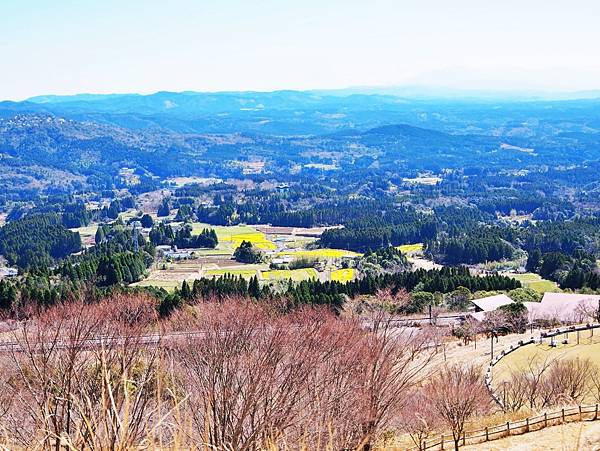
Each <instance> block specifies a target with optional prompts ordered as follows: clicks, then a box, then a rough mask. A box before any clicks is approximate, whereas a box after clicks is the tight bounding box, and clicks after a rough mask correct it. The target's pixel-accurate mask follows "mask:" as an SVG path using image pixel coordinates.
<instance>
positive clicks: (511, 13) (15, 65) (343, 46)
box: [0, 0, 600, 100]
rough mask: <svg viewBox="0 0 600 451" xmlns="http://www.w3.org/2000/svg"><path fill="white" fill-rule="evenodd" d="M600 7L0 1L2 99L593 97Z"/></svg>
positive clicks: (323, 0)
mask: <svg viewBox="0 0 600 451" xmlns="http://www.w3.org/2000/svg"><path fill="white" fill-rule="evenodd" d="M599 18H600V1H597V0H543V1H542V0H477V1H475V0H414V1H407V0H364V1H355V0H301V1H296V0H278V1H276V0H143V1H142V0H97V1H90V0H0V61H1V62H2V63H1V65H0V99H11V100H22V99H25V98H27V97H30V96H34V95H42V94H75V93H128V92H138V93H144V94H145V93H152V92H156V91H185V90H191V91H223V90H231V91H233V90H258V91H271V90H278V89H333V88H346V87H352V86H432V87H442V88H454V89H494V90H505V89H516V90H547V91H580V90H592V89H600V56H599V55H600V51H599V50H598V43H600V26H599V25H598V19H599Z"/></svg>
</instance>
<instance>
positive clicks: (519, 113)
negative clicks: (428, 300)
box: [0, 88, 600, 135]
mask: <svg viewBox="0 0 600 451" xmlns="http://www.w3.org/2000/svg"><path fill="white" fill-rule="evenodd" d="M407 89H408V88H405V89H404V90H398V89H389V90H386V89H380V90H375V89H373V90H371V88H369V89H367V88H365V89H361V88H357V89H351V90H342V91H275V92H220V93H198V92H180V93H175V92H158V93H155V94H151V95H139V94H110V95H95V94H80V95H75V96H52V95H50V96H39V97H33V98H31V99H29V100H27V101H24V102H0V117H11V116H14V115H15V114H19V113H38V114H39V113H45V114H52V115H55V116H58V117H63V118H67V119H74V120H77V121H94V122H98V123H105V124H112V125H116V126H119V127H124V128H128V129H133V130H144V129H156V130H170V131H173V132H177V133H238V132H248V133H260V134H272V135H273V134H274V135H323V134H329V133H333V132H336V131H341V130H353V129H358V130H363V131H364V130H368V129H371V128H376V127H379V126H382V125H391V124H399V123H403V124H409V125H413V126H417V127H423V128H429V129H434V130H439V131H444V132H447V133H451V134H456V133H461V134H464V133H477V134H490V135H497V134H503V133H505V131H506V127H507V126H508V127H510V128H511V129H515V128H519V129H522V128H523V127H526V128H531V127H536V125H535V124H537V123H540V122H543V121H550V122H552V123H553V124H556V123H557V121H564V122H568V123H570V124H572V126H575V127H577V126H578V124H579V125H582V127H583V128H582V129H581V130H584V131H586V132H587V131H590V130H596V129H600V125H599V122H598V121H599V120H598V118H599V117H600V114H599V113H600V100H598V99H582V100H554V101H548V100H531V99H530V100H528V101H524V100H514V99H512V98H511V97H510V96H507V97H505V98H504V97H500V96H498V97H489V98H484V97H479V98H470V99H469V98H466V97H460V96H459V97H456V98H452V97H450V96H448V97H425V96H424V97H419V96H417V95H416V94H415V92H412V91H410V90H408V91H407ZM402 94H406V95H405V96H402ZM587 94H588V95H589V96H592V94H593V93H591V92H590V93H587ZM598 95H599V96H600V92H599V93H598ZM536 121H537V122H536ZM581 130H579V131H581ZM521 131H524V130H521ZM561 131H565V130H562V128H561ZM533 133H535V132H533Z"/></svg>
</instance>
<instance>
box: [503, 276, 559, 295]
mask: <svg viewBox="0 0 600 451" xmlns="http://www.w3.org/2000/svg"><path fill="white" fill-rule="evenodd" d="M503 275H505V276H508V277H512V278H513V279H517V280H518V281H519V282H521V283H522V284H523V286H524V287H525V288H532V289H534V290H535V291H539V292H540V293H546V292H551V293H560V292H561V291H562V290H561V289H560V288H559V287H558V285H557V284H556V282H552V281H551V280H546V279H542V278H541V277H540V275H539V274H535V273H531V272H528V273H524V274H513V273H505V274H503Z"/></svg>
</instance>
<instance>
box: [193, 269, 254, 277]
mask: <svg viewBox="0 0 600 451" xmlns="http://www.w3.org/2000/svg"><path fill="white" fill-rule="evenodd" d="M256 271H257V270H256V269H209V270H207V271H206V272H205V273H204V276H205V277H215V276H216V277H220V276H224V275H225V274H231V275H233V276H236V277H237V276H242V277H244V278H245V279H250V278H251V277H254V276H256V275H257V272H256Z"/></svg>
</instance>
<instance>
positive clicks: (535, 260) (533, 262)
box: [525, 249, 542, 273]
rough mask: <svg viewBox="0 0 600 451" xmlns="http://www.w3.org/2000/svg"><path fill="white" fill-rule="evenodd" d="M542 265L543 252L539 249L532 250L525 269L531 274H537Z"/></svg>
mask: <svg viewBox="0 0 600 451" xmlns="http://www.w3.org/2000/svg"><path fill="white" fill-rule="evenodd" d="M541 263H542V252H541V251H540V250H539V249H534V250H532V251H531V252H530V253H529V255H528V256H527V264H526V265H525V269H526V270H527V271H529V272H535V273H537V272H538V270H539V269H540V265H541Z"/></svg>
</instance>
